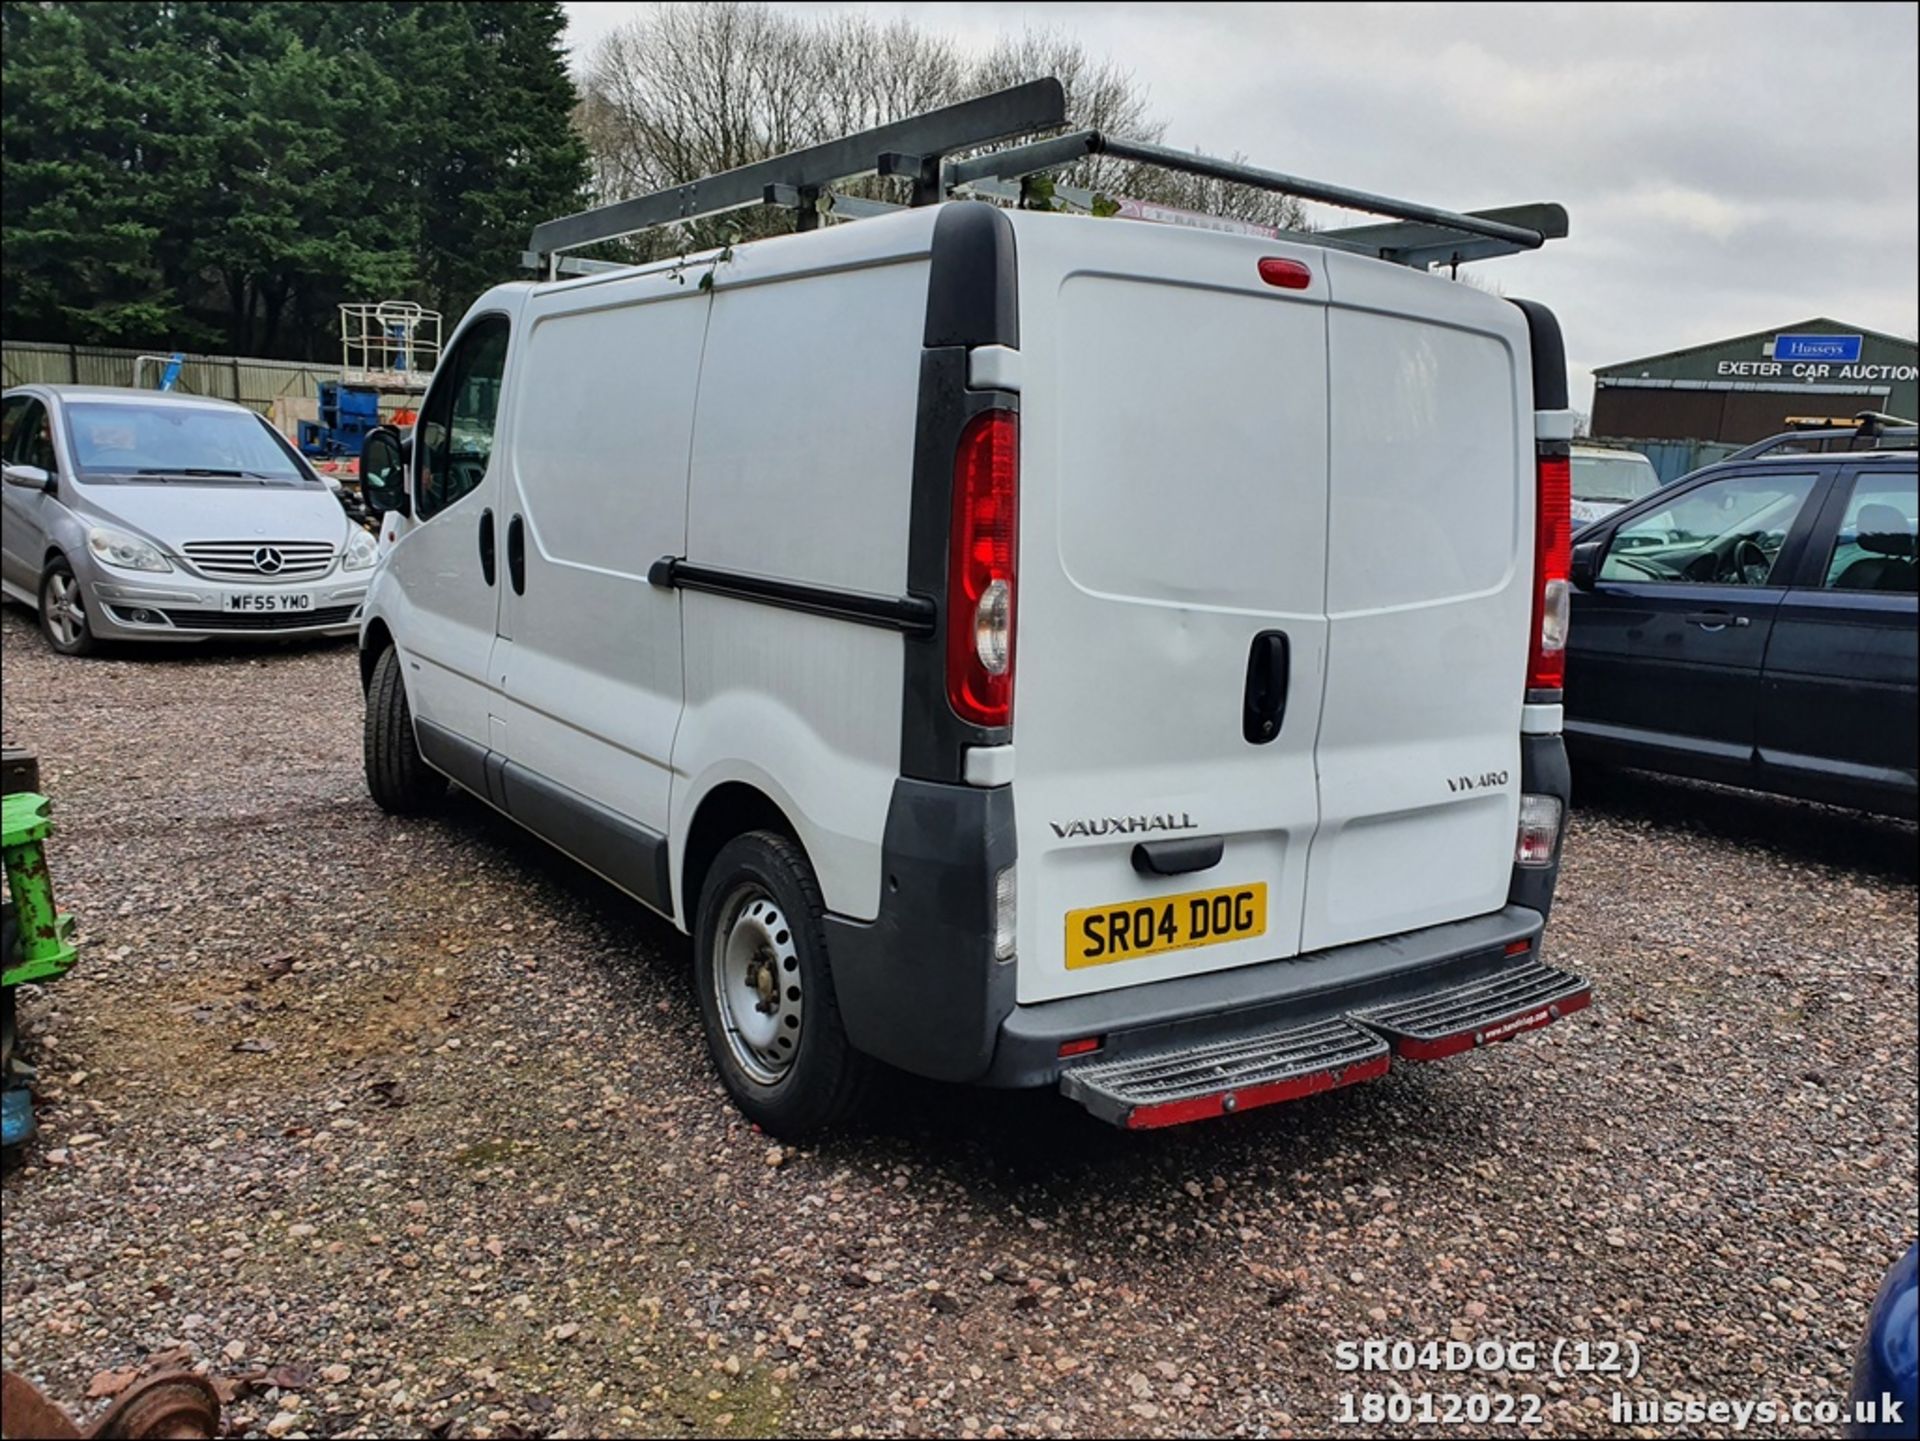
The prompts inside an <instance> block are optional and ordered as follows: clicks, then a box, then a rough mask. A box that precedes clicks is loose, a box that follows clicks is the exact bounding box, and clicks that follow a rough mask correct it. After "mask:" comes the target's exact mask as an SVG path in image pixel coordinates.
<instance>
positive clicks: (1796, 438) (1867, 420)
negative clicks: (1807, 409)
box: [1725, 410, 1920, 460]
mask: <svg viewBox="0 0 1920 1441" xmlns="http://www.w3.org/2000/svg"><path fill="white" fill-rule="evenodd" d="M1796 421H1797V422H1799V423H1798V424H1797V425H1796V424H1795V423H1796ZM1787 424H1788V425H1789V426H1795V428H1794V429H1791V430H1783V431H1781V432H1780V433H1779V434H1778V435H1770V436H1768V437H1767V438H1766V439H1765V440H1757V441H1755V442H1754V443H1753V444H1752V445H1749V446H1747V447H1746V448H1745V449H1744V450H1736V451H1735V452H1734V453H1733V454H1732V455H1729V456H1727V457H1725V459H1726V460H1754V459H1757V458H1758V457H1760V456H1763V455H1772V454H1774V453H1775V452H1776V451H1784V452H1787V453H1795V452H1798V453H1802V454H1804V453H1806V452H1808V451H1821V452H1826V451H1829V450H1834V449H1839V450H1843V451H1846V450H1912V449H1913V448H1914V447H1915V441H1916V438H1920V423H1916V422H1914V421H1911V420H1905V419H1902V418H1901V417H1900V416H1897V415H1888V414H1886V413H1885V412H1884V411H1879V410H1863V411H1861V412H1860V413H1859V414H1858V415H1856V416H1854V417H1853V419H1852V420H1850V421H1849V420H1845V419H1842V418H1840V417H1838V416H1789V417H1788V418H1787ZM1836 440H1838V441H1844V442H1845V444H1843V445H1840V446H1837V447H1836V446H1833V445H1831V444H1830V443H1829V442H1832V441H1836ZM1863 441H1864V442H1866V443H1865V444H1862V442H1863Z"/></svg>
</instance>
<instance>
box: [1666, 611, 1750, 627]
mask: <svg viewBox="0 0 1920 1441" xmlns="http://www.w3.org/2000/svg"><path fill="white" fill-rule="evenodd" d="M1681 619H1682V620H1684V621H1686V623H1687V624H1688V625H1697V626H1699V627H1700V628H1701V629H1703V630H1725V629H1726V628H1727V627H1728V626H1732V627H1733V628H1734V629H1735V630H1745V629H1746V628H1747V627H1748V626H1750V625H1752V624H1753V620H1752V618H1751V617H1749V616H1744V615H1735V614H1734V613H1733V612H1732V611H1730V610H1693V611H1688V612H1687V613H1686V614H1685V615H1684V616H1682V617H1681Z"/></svg>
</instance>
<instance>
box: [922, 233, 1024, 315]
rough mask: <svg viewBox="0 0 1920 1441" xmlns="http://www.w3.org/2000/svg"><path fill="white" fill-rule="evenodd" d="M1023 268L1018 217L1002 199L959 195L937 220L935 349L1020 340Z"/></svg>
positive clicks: (930, 302) (930, 289) (932, 293)
mask: <svg viewBox="0 0 1920 1441" xmlns="http://www.w3.org/2000/svg"><path fill="white" fill-rule="evenodd" d="M1018 287H1019V270H1018V266H1017V263H1016V260H1015V257H1014V249H1013V222H1012V221H1011V220H1009V219H1007V213H1006V211H1004V210H1002V209H1001V208H1000V207H999V206H998V205H993V204H990V203H988V202H985V201H960V200H956V201H953V202H952V203H950V204H947V205H944V206H942V207H941V209H940V216H939V219H937V220H935V221H934V223H933V261H932V267H931V269H930V271H929V273H928V277H927V328H926V339H925V340H924V341H923V342H922V344H924V345H925V346H926V347H927V348H928V349H929V350H931V349H936V348H938V347H941V346H947V345H1006V346H1011V347H1013V348H1014V349H1016V350H1017V349H1018V348H1019V346H1020V306H1019V288H1018Z"/></svg>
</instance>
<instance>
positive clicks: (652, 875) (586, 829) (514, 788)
mask: <svg viewBox="0 0 1920 1441" xmlns="http://www.w3.org/2000/svg"><path fill="white" fill-rule="evenodd" d="M498 774H499V782H500V788H501V792H502V794H503V795H504V796H505V798H506V812H507V814H508V815H510V816H512V817H513V818H514V819H515V820H516V821H518V822H520V824H521V825H523V826H525V827H526V828H527V829H528V830H530V831H532V832H533V833H534V834H535V835H537V836H539V837H540V838H541V839H542V840H544V841H546V842H547V844H548V845H550V846H552V847H553V848H554V849H556V850H559V851H564V852H565V853H566V854H568V855H570V856H572V857H573V858H574V859H575V860H577V861H579V862H580V864H582V865H583V866H586V867H588V868H589V869H591V870H594V871H597V872H598V873H599V874H600V875H602V876H604V877H606V879H608V880H609V881H612V882H613V884H615V885H616V886H618V887H620V889H621V890H623V891H625V892H627V893H628V894H629V895H632V896H636V897H638V898H639V899H640V900H642V901H645V902H646V903H647V904H648V905H649V906H652V907H653V908H654V909H655V910H656V911H658V912H660V914H662V915H663V916H668V917H671V916H672V915H673V888H672V886H671V885H670V884H669V882H668V878H667V867H668V860H667V838H666V837H665V836H663V835H661V834H660V833H659V832H657V831H653V830H649V829H648V828H647V827H646V826H643V825H640V824H638V823H636V822H634V821H630V820H628V819H627V818H626V817H625V816H622V815H617V814H615V813H614V812H613V811H610V810H608V809H607V808H606V807H605V806H603V805H601V804H600V803H599V802H598V801H596V800H592V799H590V798H588V797H587V796H583V795H581V794H580V793H579V792H578V791H574V790H569V789H568V788H567V787H566V786H563V785H560V784H558V783H557V782H555V781H550V780H548V779H547V778H546V777H545V776H543V775H540V774H538V773H536V772H534V771H530V770H528V769H527V768H526V767H525V766H523V765H516V764H515V763H514V762H512V761H507V762H505V763H504V764H502V765H501V767H500V769H499V773H498Z"/></svg>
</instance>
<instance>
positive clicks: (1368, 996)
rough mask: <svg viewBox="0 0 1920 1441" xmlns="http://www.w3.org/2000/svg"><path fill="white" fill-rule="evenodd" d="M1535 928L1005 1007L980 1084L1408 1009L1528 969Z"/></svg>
mask: <svg viewBox="0 0 1920 1441" xmlns="http://www.w3.org/2000/svg"><path fill="white" fill-rule="evenodd" d="M1543 925H1544V920H1543V918H1542V917H1541V915H1540V913H1539V912H1538V911H1536V910H1532V909H1530V908H1529V907H1526V906H1514V905H1510V906H1507V907H1506V908H1505V909H1504V910H1500V911H1496V912H1494V913H1493V914H1491V915H1485V916H1475V917H1474V918H1472V919H1471V920H1465V921H1452V922H1449V923H1448V924H1446V925H1440V926H1429V927H1427V928H1426V929H1425V930H1419V931H1411V932H1408V933H1407V934H1405V935H1399V936H1385V937H1382V938H1380V939H1379V940H1373V941H1361V942H1358V943H1356V944H1354V945H1350V946H1336V947H1334V948H1333V949H1331V950H1326V951H1317V952H1314V953H1312V954H1310V955H1303V956H1294V957H1292V958H1290V959H1288V960H1283V961H1268V962H1265V963H1264V964H1261V965H1253V966H1241V967H1238V968H1237V969H1234V970H1230V971H1210V972H1207V973H1205V974H1203V975H1197V976H1183V977H1180V978H1179V979H1177V980H1171V981H1157V982H1154V983H1153V984H1151V985H1145V986H1131V987H1129V988H1127V989H1126V990H1120V991H1102V992H1098V993H1096V994H1093V995H1088V996H1072V997H1069V998H1067V999H1065V1000H1059V1001H1047V1002H1043V1003H1041V1004H1039V1005H1031V1006H1016V1007H1014V1008H1013V1011H1012V1013H1011V1014H1010V1015H1008V1016H1007V1018H1006V1020H1005V1021H1004V1022H1002V1024H1001V1026H1000V1036H999V1043H998V1045H996V1046H995V1048H994V1054H993V1062H992V1065H991V1066H990V1067H989V1068H988V1070H987V1073H986V1074H985V1075H984V1076H983V1077H981V1078H980V1079H981V1080H982V1081H983V1082H984V1083H985V1084H987V1085H992V1086H1050V1085H1053V1084H1055V1083H1056V1082H1058V1081H1059V1079H1060V1078H1061V1076H1062V1075H1064V1074H1065V1073H1066V1072H1067V1070H1068V1069H1069V1068H1070V1067H1075V1066H1079V1065H1082V1064H1085V1063H1088V1062H1098V1063H1101V1064H1104V1063H1106V1062H1110V1061H1116V1060H1125V1059H1128V1058H1131V1057H1135V1056H1145V1055H1150V1054H1155V1053H1160V1052H1167V1051H1173V1050H1179V1049H1183V1048H1187V1047H1194V1046H1203V1045H1206V1044H1208V1043H1211V1042H1215V1041H1225V1040H1231V1039H1234V1038H1236V1037H1242V1036H1247V1035H1250V1034H1253V1033H1257V1032H1261V1031H1268V1030H1274V1029H1277V1028H1281V1027H1285V1028H1293V1027H1300V1026H1311V1025H1315V1024H1318V1023H1323V1022H1328V1021H1337V1020H1343V1019H1345V1018H1346V1017H1348V1016H1349V1015H1351V1014H1352V1013H1354V1012H1356V1011H1362V1010H1373V1009H1375V1008H1382V1007H1386V1006H1389V1005H1395V1004H1398V1003H1404V1002H1409V1001H1414V1000H1417V999H1420V998H1422V997H1424V996H1426V995H1429V994H1431V993H1434V992H1437V991H1441V990H1444V989H1447V988H1449V987H1453V986H1460V985H1469V984H1472V983H1475V982H1479V981H1484V980H1487V979H1489V978H1491V977H1493V976H1494V975H1495V974H1496V973H1498V972H1502V971H1505V970H1508V969H1511V968H1513V967H1515V966H1517V965H1524V964H1528V963H1531V962H1533V961H1534V960H1535V959H1536V958H1537V954H1536V953H1537V951H1538V947H1539V938H1540V932H1541V929H1542V927H1543ZM1089 1039H1098V1041H1099V1043H1100V1044H1099V1049H1098V1050H1097V1051H1096V1052H1093V1053H1091V1054H1079V1055H1074V1056H1071V1057H1068V1058H1065V1059H1063V1058H1062V1057H1061V1054H1060V1048H1061V1046H1063V1045H1065V1044H1067V1043H1069V1042H1085V1041H1087V1040H1089ZM1381 1069H1384V1067H1382V1068H1381ZM1355 1079H1359V1078H1358V1077H1356V1078H1355Z"/></svg>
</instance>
